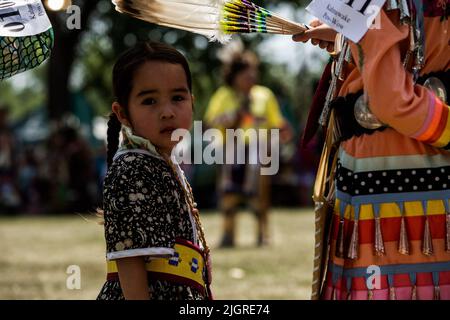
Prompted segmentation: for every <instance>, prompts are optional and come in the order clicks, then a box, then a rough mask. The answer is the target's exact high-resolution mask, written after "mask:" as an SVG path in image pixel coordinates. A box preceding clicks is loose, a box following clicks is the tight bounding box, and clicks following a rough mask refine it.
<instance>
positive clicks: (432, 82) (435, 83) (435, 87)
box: [423, 77, 448, 102]
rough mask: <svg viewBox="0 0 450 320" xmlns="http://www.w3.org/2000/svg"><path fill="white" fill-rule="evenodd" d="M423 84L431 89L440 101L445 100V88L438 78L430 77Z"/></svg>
mask: <svg viewBox="0 0 450 320" xmlns="http://www.w3.org/2000/svg"><path fill="white" fill-rule="evenodd" d="M423 86H424V87H426V88H428V89H430V90H431V91H433V92H434V94H435V95H436V96H437V97H438V98H439V99H441V100H442V102H447V98H448V96H447V90H446V88H445V85H444V83H443V82H442V81H441V80H440V79H439V78H436V77H430V78H428V79H427V81H425V83H424V84H423Z"/></svg>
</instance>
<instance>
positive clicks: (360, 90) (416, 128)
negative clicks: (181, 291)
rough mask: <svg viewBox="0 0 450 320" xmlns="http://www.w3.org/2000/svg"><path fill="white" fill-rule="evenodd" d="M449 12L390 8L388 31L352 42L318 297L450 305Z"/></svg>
mask: <svg viewBox="0 0 450 320" xmlns="http://www.w3.org/2000/svg"><path fill="white" fill-rule="evenodd" d="M406 4H408V5H406ZM449 13H450V1H448V0H439V1H427V0H423V1H387V3H386V5H385V6H384V8H383V10H382V12H381V13H380V17H381V20H380V26H381V28H380V29H371V30H369V31H368V33H367V34H366V35H365V36H364V37H363V39H362V40H361V41H360V42H359V43H358V44H354V43H351V42H350V41H345V39H344V41H343V42H342V44H343V45H342V46H341V49H342V51H341V53H340V56H339V57H338V58H337V59H336V61H337V62H336V63H335V66H336V68H334V69H333V71H334V72H333V77H332V81H331V88H330V91H329V94H328V99H327V103H326V105H325V108H324V112H323V113H322V118H321V120H322V121H323V124H324V123H326V124H327V127H328V128H327V130H328V131H327V136H328V138H327V144H326V146H325V147H324V152H323V155H322V161H321V165H320V167H319V174H318V179H317V181H316V194H315V197H314V199H315V201H316V227H317V232H316V235H317V238H316V254H315V266H314V267H315V268H314V280H313V292H312V297H313V299H335V300H346V299H355V300H356V299H358V300H359V299H362V300H364V299H382V300H387V299H391V300H395V299H450V238H449V237H450V234H449V233H450V152H449V149H450V116H449V110H450V109H449V100H448V99H449V98H448V96H449V94H450V74H449V68H450V32H449V31H450V30H449V20H450V18H449ZM333 91H334V92H333ZM364 103H366V106H368V108H366V110H365V111H361V110H360V109H358V104H359V106H361V105H364ZM355 106H356V107H355ZM355 108H356V112H355ZM361 112H362V114H363V116H362V117H359V119H358V120H357V118H358V116H359V115H360V113H361ZM364 113H365V114H364ZM355 115H356V116H355ZM361 119H362V121H361ZM364 121H365V122H364ZM377 124H378V125H377ZM364 125H366V126H365V127H364ZM327 177H328V178H330V179H328V180H327ZM327 208H329V210H328V209H327Z"/></svg>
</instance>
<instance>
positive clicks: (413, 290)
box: [411, 285, 417, 300]
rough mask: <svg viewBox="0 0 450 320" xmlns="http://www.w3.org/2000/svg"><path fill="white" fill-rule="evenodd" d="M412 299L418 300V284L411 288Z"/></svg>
mask: <svg viewBox="0 0 450 320" xmlns="http://www.w3.org/2000/svg"><path fill="white" fill-rule="evenodd" d="M411 300H417V287H416V285H413V286H412V289H411Z"/></svg>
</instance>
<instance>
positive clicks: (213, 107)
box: [204, 85, 284, 134]
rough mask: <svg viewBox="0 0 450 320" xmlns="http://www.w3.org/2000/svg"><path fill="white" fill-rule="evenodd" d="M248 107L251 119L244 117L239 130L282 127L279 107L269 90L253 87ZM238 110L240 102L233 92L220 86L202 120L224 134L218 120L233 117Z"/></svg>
mask: <svg viewBox="0 0 450 320" xmlns="http://www.w3.org/2000/svg"><path fill="white" fill-rule="evenodd" d="M249 107H250V114H251V116H252V117H251V118H253V119H248V118H246V117H244V119H243V121H241V124H240V125H239V128H241V129H244V130H247V129H251V128H257V129H275V128H281V127H282V126H283V124H284V118H283V116H282V114H281V110H280V106H279V104H278V101H277V99H276V97H275V95H274V94H273V92H272V91H271V90H270V89H269V88H267V87H263V86H259V85H256V86H254V87H253V88H252V90H251V91H250V106H249ZM239 108H240V100H239V97H238V95H237V94H236V93H235V91H234V90H233V89H232V88H231V87H229V86H222V87H220V88H219V89H218V90H217V91H216V92H215V93H214V95H213V96H212V98H211V100H210V102H209V105H208V109H207V110H206V113H205V117H204V118H205V121H206V122H207V124H208V125H209V126H210V127H214V128H217V129H219V130H220V131H221V132H222V134H225V129H226V128H225V127H224V126H223V125H222V124H221V120H220V119H221V118H223V117H226V116H233V115H235V114H236V112H237V111H238V110H239Z"/></svg>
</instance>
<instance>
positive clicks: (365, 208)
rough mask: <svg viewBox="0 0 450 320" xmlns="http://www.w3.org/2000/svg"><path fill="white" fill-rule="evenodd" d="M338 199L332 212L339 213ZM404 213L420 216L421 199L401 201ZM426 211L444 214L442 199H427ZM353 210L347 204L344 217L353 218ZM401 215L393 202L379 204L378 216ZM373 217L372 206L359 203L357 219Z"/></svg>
mask: <svg viewBox="0 0 450 320" xmlns="http://www.w3.org/2000/svg"><path fill="white" fill-rule="evenodd" d="M339 203H340V200H339V199H337V200H336V204H335V206H334V213H335V214H336V215H340V209H339V208H340V205H339ZM403 205H404V209H405V215H406V216H407V217H415V216H422V215H424V214H425V212H424V211H423V207H422V202H421V201H408V202H403ZM426 213H427V214H428V215H439V214H445V206H444V201H442V200H429V201H427V208H426ZM354 217H355V210H354V207H353V206H351V205H348V206H347V207H346V209H345V214H344V218H345V219H349V220H354ZM396 217H401V212H400V208H399V207H398V205H397V204H395V203H382V204H381V205H380V218H396ZM370 219H374V213H373V207H372V205H371V204H363V205H361V208H360V211H359V220H370Z"/></svg>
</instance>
